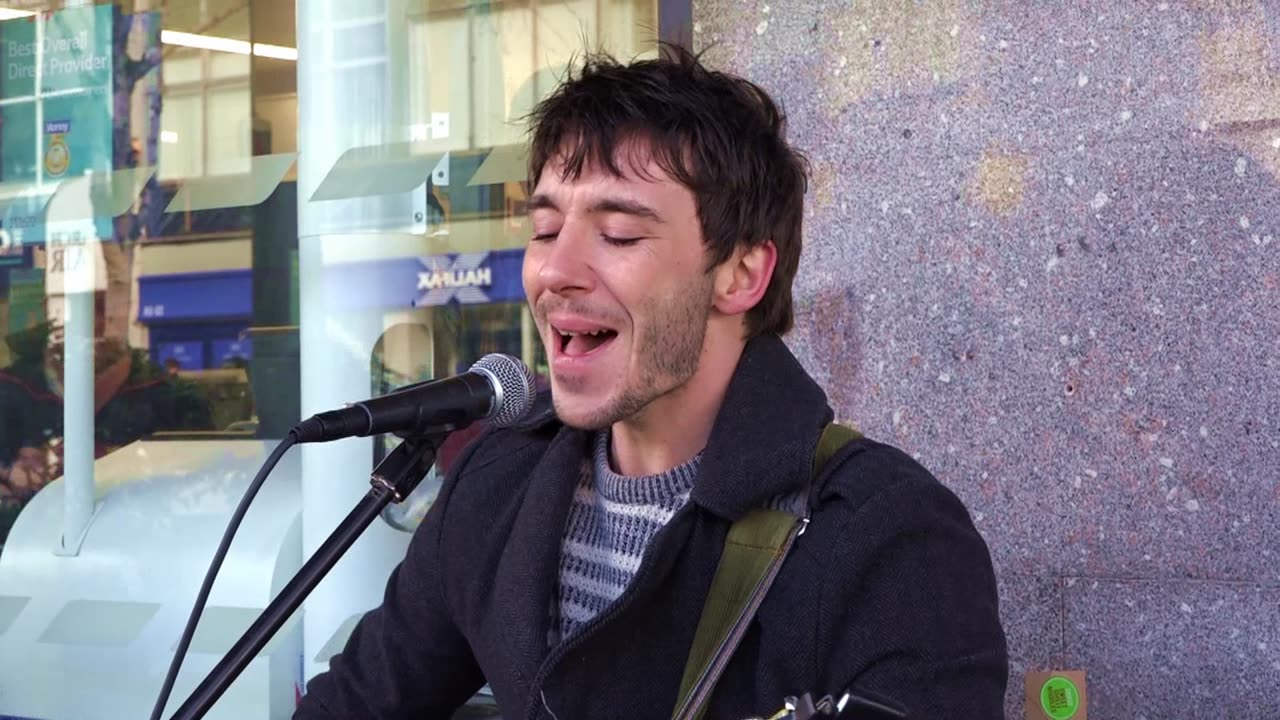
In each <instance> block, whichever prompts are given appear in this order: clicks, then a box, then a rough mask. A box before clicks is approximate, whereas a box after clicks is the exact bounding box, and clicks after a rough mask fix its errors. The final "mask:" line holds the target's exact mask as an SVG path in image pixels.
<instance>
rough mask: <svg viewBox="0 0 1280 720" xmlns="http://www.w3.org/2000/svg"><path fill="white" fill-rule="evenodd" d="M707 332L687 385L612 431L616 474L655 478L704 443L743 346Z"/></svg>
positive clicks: (698, 450)
mask: <svg viewBox="0 0 1280 720" xmlns="http://www.w3.org/2000/svg"><path fill="white" fill-rule="evenodd" d="M710 330H711V329H710V328H709V329H708V332H707V336H706V338H705V339H704V340H703V344H702V358H701V361H700V362H699V364H698V369H697V371H696V372H694V374H693V377H691V378H689V380H688V382H686V383H684V384H683V385H681V386H680V387H678V388H676V389H675V390H672V391H671V392H669V393H667V394H665V395H663V396H661V397H659V398H657V399H655V400H654V401H653V402H651V403H649V404H648V405H647V406H645V408H644V410H642V411H640V412H639V413H637V414H636V415H633V416H632V417H630V418H627V419H626V420H622V421H619V422H617V423H614V425H613V427H612V431H611V432H612V442H611V447H610V451H611V456H612V461H613V465H614V468H615V469H616V471H617V472H618V474H620V475H632V476H638V475H656V474H658V473H662V472H666V471H668V470H670V469H672V468H674V467H677V466H679V465H682V464H684V463H686V462H688V461H689V460H691V459H693V457H694V456H695V455H697V454H698V453H699V452H701V451H702V449H703V448H705V447H706V445H707V439H708V438H709V437H710V436H711V428H712V426H713V425H714V424H715V421H716V415H718V414H719V412H720V406H721V405H722V404H723V402H724V396H725V392H726V391H727V390H728V388H729V380H730V379H732V377H733V372H734V370H735V369H736V368H737V365H738V360H739V359H740V358H741V357H742V349H743V347H744V346H745V345H746V343H745V342H744V341H742V340H741V339H739V336H737V335H731V336H729V337H728V338H725V337H723V334H720V335H721V336H720V337H715V336H713V333H712V332H711V331H710Z"/></svg>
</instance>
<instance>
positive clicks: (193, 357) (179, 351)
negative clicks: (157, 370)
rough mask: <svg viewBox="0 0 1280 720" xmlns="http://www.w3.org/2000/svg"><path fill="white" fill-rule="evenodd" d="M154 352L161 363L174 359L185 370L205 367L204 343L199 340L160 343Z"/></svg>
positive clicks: (165, 363) (164, 363)
mask: <svg viewBox="0 0 1280 720" xmlns="http://www.w3.org/2000/svg"><path fill="white" fill-rule="evenodd" d="M154 353H155V358H156V360H157V362H159V363H160V364H161V365H167V364H168V362H169V361H170V360H173V361H176V362H177V363H178V367H179V368H181V369H183V370H203V369H204V345H203V343H201V342H200V341H199V340H191V341H187V342H167V343H159V344H157V345H156V347H155V351H154Z"/></svg>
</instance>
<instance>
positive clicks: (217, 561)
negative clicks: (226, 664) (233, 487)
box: [151, 429, 298, 720]
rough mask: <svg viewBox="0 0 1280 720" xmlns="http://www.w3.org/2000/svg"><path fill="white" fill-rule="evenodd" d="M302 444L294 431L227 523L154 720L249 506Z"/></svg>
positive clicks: (164, 703) (154, 711)
mask: <svg viewBox="0 0 1280 720" xmlns="http://www.w3.org/2000/svg"><path fill="white" fill-rule="evenodd" d="M297 442H298V434H297V430H296V429H294V430H290V431H289V434H288V435H286V436H285V438H284V440H281V441H280V444H279V445H277V446H276V449H275V450H273V451H272V453H271V455H270V456H269V457H268V458H267V461H266V462H265V463H263V464H262V468H261V469H259V470H258V474H257V475H256V476H254V478H253V482H251V483H249V487H248V489H246V490H245V491H244V497H242V498H241V499H240V504H239V505H238V506H236V510H235V512H234V513H232V514H231V521H230V522H228V523H227V529H226V530H225V531H224V532H223V533H222V542H220V543H219V544H218V549H217V551H216V552H214V554H213V560H212V561H211V562H210V563H209V570H208V571H207V572H206V573H205V576H204V583H203V584H202V585H201V586H200V592H199V593H197V594H196V602H195V606H194V607H192V608H191V616H190V617H189V618H187V626H186V627H185V628H184V629H183V630H182V638H181V639H180V640H178V647H177V648H176V649H175V650H174V654H173V661H172V662H171V663H170V664H169V674H168V675H166V676H165V678H164V685H162V686H161V688H160V695H159V697H157V698H156V706H155V709H153V710H152V711H151V720H160V717H161V715H162V714H163V713H164V707H165V705H167V704H168V702H169V694H170V693H171V692H173V684H174V682H175V681H176V680H177V679H178V670H179V668H181V667H182V660H183V658H184V657H185V656H186V654H187V648H188V647H189V646H190V645H191V638H192V637H194V636H195V634H196V625H198V624H200V615H201V614H202V613H203V612H204V606H205V603H206V602H207V601H208V600H209V592H210V591H211V590H213V581H214V580H215V579H217V577H218V569H219V568H221V567H222V561H223V559H224V558H226V556H227V551H228V550H230V549H231V540H232V539H233V538H234V537H235V535H236V530H238V529H239V528H240V521H241V520H243V519H244V516H245V513H246V512H248V511H249V505H250V503H252V502H253V498H254V496H255V495H257V494H258V490H259V488H261V487H262V484H263V483H264V482H266V480H267V476H268V475H270V474H271V471H272V470H274V469H275V467H276V464H277V463H279V462H280V458H282V457H284V454H285V453H286V452H288V451H289V448H291V447H293V446H294V445H295V444H297Z"/></svg>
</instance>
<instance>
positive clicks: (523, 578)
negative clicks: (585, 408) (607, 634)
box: [494, 429, 587, 684]
mask: <svg viewBox="0 0 1280 720" xmlns="http://www.w3.org/2000/svg"><path fill="white" fill-rule="evenodd" d="M586 442H587V434H586V433H583V432H580V431H576V430H571V429H562V430H561V431H560V432H559V433H558V434H557V435H556V437H555V439H554V440H553V441H552V442H551V445H550V446H548V448H547V451H546V453H545V454H544V455H543V456H542V459H541V460H539V462H538V463H537V465H535V466H534V467H533V468H532V469H531V470H530V476H529V481H528V483H527V485H526V490H525V497H524V500H523V501H522V503H521V509H520V512H519V513H517V516H516V521H515V524H514V526H513V527H512V529H511V537H510V540H509V541H508V542H507V543H506V547H505V550H504V551H503V555H502V559H501V561H500V565H499V567H498V569H497V572H496V574H495V585H496V587H495V589H494V590H495V592H494V596H495V597H496V598H498V599H499V601H498V604H497V615H498V616H499V617H500V618H501V619H500V623H499V625H498V626H497V627H500V628H502V632H503V634H504V638H503V639H504V641H505V643H506V645H507V649H508V653H509V654H508V657H510V658H511V660H512V662H513V665H514V667H513V668H512V669H513V670H514V671H515V672H516V674H517V675H518V676H519V677H521V678H522V679H523V680H524V682H525V683H526V684H527V683H530V682H532V680H533V678H534V676H535V675H536V674H537V672H538V667H539V665H540V664H541V663H542V660H543V658H544V657H545V656H546V654H547V652H548V635H547V633H548V630H549V629H550V627H551V624H550V613H551V610H552V601H553V596H552V594H553V593H554V592H555V591H556V587H557V579H558V577H559V574H560V573H559V568H560V544H561V539H562V538H563V536H564V525H565V521H566V519H567V517H568V511H569V506H570V503H571V500H572V498H573V491H574V489H575V487H576V486H577V483H578V477H579V473H580V471H581V463H582V461H583V458H584V457H586V454H585V453H586Z"/></svg>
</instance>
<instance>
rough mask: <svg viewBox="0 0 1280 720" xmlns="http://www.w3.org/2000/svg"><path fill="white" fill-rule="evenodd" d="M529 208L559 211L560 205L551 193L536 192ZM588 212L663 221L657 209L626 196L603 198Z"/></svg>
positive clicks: (530, 199)
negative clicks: (628, 198) (552, 197)
mask: <svg viewBox="0 0 1280 720" xmlns="http://www.w3.org/2000/svg"><path fill="white" fill-rule="evenodd" d="M528 210H529V211H530V212H532V211H534V210H556V211H559V210H560V207H559V206H558V205H556V202H555V200H552V199H551V196H550V195H547V194H545V193H535V194H534V195H533V196H531V197H530V198H529V203H528ZM588 212H590V213H592V214H600V213H621V214H623V215H634V216H636V217H642V218H646V219H649V220H652V221H654V222H659V223H660V222H662V216H661V215H659V214H658V211H657V210H654V209H653V208H651V207H649V206H648V205H645V204H644V203H641V202H636V201H635V200H627V199H625V198H616V197H614V198H611V197H606V198H601V199H600V200H597V201H596V202H595V203H594V204H593V205H592V206H591V207H590V209H589V210H588Z"/></svg>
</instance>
